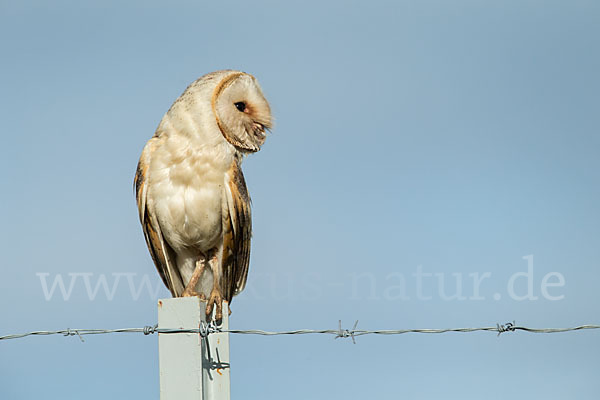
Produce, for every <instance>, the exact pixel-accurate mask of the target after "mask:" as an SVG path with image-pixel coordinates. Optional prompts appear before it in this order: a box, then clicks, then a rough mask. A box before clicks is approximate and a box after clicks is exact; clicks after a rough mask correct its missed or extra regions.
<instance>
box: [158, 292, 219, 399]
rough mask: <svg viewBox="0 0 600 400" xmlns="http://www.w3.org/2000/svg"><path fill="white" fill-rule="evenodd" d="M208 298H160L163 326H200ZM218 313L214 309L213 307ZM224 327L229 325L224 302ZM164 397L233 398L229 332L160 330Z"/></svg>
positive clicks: (204, 315) (159, 354)
mask: <svg viewBox="0 0 600 400" xmlns="http://www.w3.org/2000/svg"><path fill="white" fill-rule="evenodd" d="M205 310H206V302H204V301H201V300H200V299H199V298H198V297H178V298H172V299H162V300H159V301H158V328H159V329H199V328H200V327H201V325H202V323H203V322H204V323H206V321H207V318H206V314H205ZM213 314H214V311H213ZM220 327H221V328H222V329H229V309H228V307H227V303H226V302H223V321H222V323H221V325H220ZM158 358H159V368H160V400H175V399H176V400H229V399H230V384H229V370H230V366H229V333H227V332H223V333H212V334H210V335H208V340H207V339H206V338H205V339H202V337H201V336H200V335H199V334H197V333H159V334H158Z"/></svg>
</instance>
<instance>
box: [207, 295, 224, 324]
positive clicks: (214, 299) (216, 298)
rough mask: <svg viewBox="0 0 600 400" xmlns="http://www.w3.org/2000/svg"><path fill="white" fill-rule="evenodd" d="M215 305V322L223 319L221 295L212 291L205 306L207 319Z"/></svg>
mask: <svg viewBox="0 0 600 400" xmlns="http://www.w3.org/2000/svg"><path fill="white" fill-rule="evenodd" d="M215 305H216V306H217V309H216V311H215V320H217V321H220V320H222V319H223V296H222V295H221V292H219V291H218V290H216V289H213V290H212V292H210V297H209V298H208V303H207V304H206V316H207V317H210V315H211V314H212V312H213V308H214V306H215Z"/></svg>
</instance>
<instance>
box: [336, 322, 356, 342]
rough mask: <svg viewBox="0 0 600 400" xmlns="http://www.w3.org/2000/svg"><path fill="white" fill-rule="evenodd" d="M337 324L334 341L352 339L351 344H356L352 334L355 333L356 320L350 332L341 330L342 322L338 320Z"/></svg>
mask: <svg viewBox="0 0 600 400" xmlns="http://www.w3.org/2000/svg"><path fill="white" fill-rule="evenodd" d="M338 322H339V329H338V331H337V334H336V336H335V337H334V339H337V338H347V337H350V338H352V343H354V344H356V340H355V339H354V333H355V331H356V326H357V325H358V320H356V322H355V323H354V326H353V327H352V330H351V331H349V330H348V329H342V320H341V319H340V320H338Z"/></svg>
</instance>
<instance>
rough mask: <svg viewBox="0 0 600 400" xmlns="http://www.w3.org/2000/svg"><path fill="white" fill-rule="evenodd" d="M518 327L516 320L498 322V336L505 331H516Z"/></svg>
mask: <svg viewBox="0 0 600 400" xmlns="http://www.w3.org/2000/svg"><path fill="white" fill-rule="evenodd" d="M515 328H516V325H515V321H513V322H507V323H506V324H496V329H497V330H498V336H500V334H501V333H503V332H514V331H515Z"/></svg>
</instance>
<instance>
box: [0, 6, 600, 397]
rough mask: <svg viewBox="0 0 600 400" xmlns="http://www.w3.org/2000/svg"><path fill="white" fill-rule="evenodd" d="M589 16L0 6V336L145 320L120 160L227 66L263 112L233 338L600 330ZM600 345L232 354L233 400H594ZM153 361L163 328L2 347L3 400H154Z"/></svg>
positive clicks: (516, 338) (260, 347)
mask: <svg viewBox="0 0 600 400" xmlns="http://www.w3.org/2000/svg"><path fill="white" fill-rule="evenodd" d="M599 21H600V7H599V6H598V5H597V3H595V2H592V1H572V2H558V1H546V2H541V1H506V2H486V1H483V2H475V1H455V2H446V1H418V2H417V1H412V2H370V3H368V4H367V3H366V2H343V3H342V2H330V3H319V2H296V3H283V2H261V1H253V2H235V1H231V2H226V3H224V4H223V5H220V4H218V3H217V2H211V3H200V2H179V1H175V2H171V3H169V5H166V4H164V3H163V2H153V1H149V2H148V1H145V2H110V1H107V2H87V3H82V2H75V1H71V2H69V1H57V2H52V4H47V3H43V2H29V1H22V2H12V3H8V2H5V1H3V2H1V3H0V33H1V34H0V46H1V47H0V48H1V50H2V72H3V73H2V74H0V85H1V87H2V92H1V94H0V117H1V118H2V121H3V124H2V138H3V146H1V148H0V171H1V172H0V174H1V178H2V182H3V190H2V193H3V196H2V197H1V199H2V200H1V201H2V207H1V208H0V213H1V215H0V217H1V219H2V222H3V226H4V229H2V230H1V231H0V235H1V236H0V238H1V239H2V240H1V242H0V243H2V244H1V246H2V254H3V261H2V271H3V273H4V276H3V278H2V279H1V280H0V289H1V290H0V302H1V303H2V304H3V307H2V310H1V311H0V317H1V321H2V322H1V323H0V334H7V333H16V332H25V331H30V330H53V329H64V328H122V327H142V326H144V325H151V324H153V323H154V322H155V321H156V300H157V299H158V298H161V297H166V296H168V293H167V291H166V290H165V289H164V288H163V287H162V285H161V284H160V282H159V280H158V276H157V274H156V272H155V270H154V267H153V265H152V262H151V259H150V256H149V255H148V252H147V250H146V248H145V243H144V240H143V235H142V232H141V228H140V227H139V222H138V219H137V211H136V208H135V202H134V196H133V191H132V180H133V174H134V171H135V166H136V163H137V160H138V157H139V155H140V152H141V149H142V147H143V145H144V144H145V142H146V141H147V140H148V139H149V138H150V137H151V136H152V134H153V132H154V129H155V128H156V126H157V124H158V122H159V121H160V119H161V117H162V115H163V114H164V112H165V111H166V110H167V109H168V108H169V106H170V105H171V103H172V102H173V101H174V100H175V99H176V98H177V96H179V95H180V94H181V92H182V91H183V90H184V89H185V87H186V86H187V85H188V84H189V83H190V82H192V81H193V80H195V79H196V78H198V77H199V76H201V75H203V74H205V73H207V72H210V71H213V70H217V69H223V68H233V69H241V70H244V71H247V72H249V73H252V74H253V75H255V76H256V77H257V78H258V79H259V81H260V82H261V85H262V87H263V89H264V92H265V94H266V96H267V98H268V99H269V101H270V103H271V105H272V108H273V112H274V115H275V118H276V125H275V129H274V131H273V134H272V135H271V136H270V137H269V138H268V140H267V143H266V145H265V146H264V147H263V150H262V151H261V152H259V153H257V154H255V155H252V156H250V157H248V158H247V159H246V161H245V164H244V172H245V175H246V180H247V183H248V187H249V190H250V193H251V196H252V199H253V216H254V238H253V244H252V245H253V247H252V257H251V266H250V275H249V281H248V288H247V290H246V291H244V292H243V293H242V294H241V295H240V296H238V297H237V298H235V299H234V301H233V303H232V309H233V314H232V316H231V319H230V326H231V327H232V328H239V329H264V330H288V329H300V328H312V329H334V328H336V327H337V321H338V319H342V320H343V321H344V325H345V326H346V327H350V326H351V325H352V323H353V322H354V320H356V319H358V320H359V321H360V322H359V328H363V329H402V328H406V329H409V328H447V327H479V326H493V325H495V324H496V323H504V322H508V321H513V320H515V321H516V322H517V324H520V325H525V326H532V327H567V326H575V325H579V324H586V323H589V324H598V323H600V320H598V317H597V305H598V302H599V300H600V295H599V292H598V290H597V288H598V285H599V284H600V272H598V270H599V269H598V260H599V259H600V246H599V245H598V242H599V240H600V213H599V211H598V210H599V208H598V204H600V189H599V187H600V186H599V185H598V181H599V178H600V168H599V167H600V161H599V160H600V158H599V157H598V153H599V150H600V136H599V135H598V131H599V127H600V113H598V107H599V105H600V98H599V93H600V78H599V75H598V71H599V70H600V55H599V53H598V48H599V47H600V24H599ZM524 257H529V258H524ZM528 268H530V269H529V270H528ZM419 271H420V272H419ZM519 273H521V275H519ZM419 276H420V278H419ZM57 279H58V280H59V281H60V280H62V282H63V283H64V284H65V293H63V292H61V291H60V287H59V286H55V287H54V291H51V288H52V284H53V283H54V282H58V281H57ZM103 279H105V280H106V285H107V286H106V289H107V290H105V287H104V286H102V280H103ZM475 280H478V281H479V282H480V285H479V287H478V292H477V293H476V292H475V290H476V288H475V285H474V281H475ZM98 282H101V283H100V286H96V285H98ZM457 282H458V283H457ZM511 282H512V283H511ZM86 283H87V285H89V286H86ZM44 284H46V286H44ZM71 284H72V287H71V286H70V285H71ZM146 284H147V286H144V285H146ZM457 285H458V286H457ZM544 285H545V286H544ZM69 288H71V290H69ZM96 288H97V289H98V290H97V291H96V290H95V289H96ZM440 288H441V289H440ZM44 289H46V291H44ZM528 290H532V291H531V293H528ZM527 295H529V296H527ZM524 297H527V298H524ZM523 298H524V299H523ZM534 298H535V299H534ZM598 334H599V332H596V331H588V332H575V333H565V334H555V335H533V334H527V333H522V332H517V333H509V334H504V335H502V336H501V337H499V338H497V337H496V336H495V335H494V334H492V333H474V334H445V335H403V336H390V337H371V336H366V337H360V338H359V339H358V340H357V344H356V345H353V344H352V343H351V342H350V341H348V340H346V341H343V340H336V341H334V340H333V339H332V338H331V337H329V336H295V337H255V336H233V337H232V338H231V363H232V395H233V397H234V398H242V397H244V398H248V399H267V398H281V397H282V396H285V398H287V399H304V398H307V397H310V398H342V397H345V398H361V397H362V398H377V397H404V398H425V399H429V398H439V397H440V396H444V397H446V398H461V399H479V398H482V397H485V398H492V399H500V398H505V397H506V396H507V395H510V396H512V397H515V396H516V397H517V398H526V397H528V398H542V397H543V398H546V399H563V398H567V397H569V398H575V397H576V398H580V399H593V398H597V395H598V392H599V390H600V384H599V383H598V380H597V375H598V363H597V360H598V358H599V357H600V346H598ZM157 363H158V355H157V337H156V335H154V336H143V335H135V334H130V335H121V336H118V335H102V336H93V337H92V336H90V337H86V341H85V342H84V343H81V342H80V341H79V340H78V339H77V338H76V337H74V338H65V337H41V338H40V337H38V338H25V339H20V340H14V341H6V342H3V343H0V397H2V398H6V399H32V398H39V397H41V396H43V397H45V398H67V399H71V398H73V399H75V398H87V399H105V398H142V397H143V398H158V393H159V392H158V365H157Z"/></svg>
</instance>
